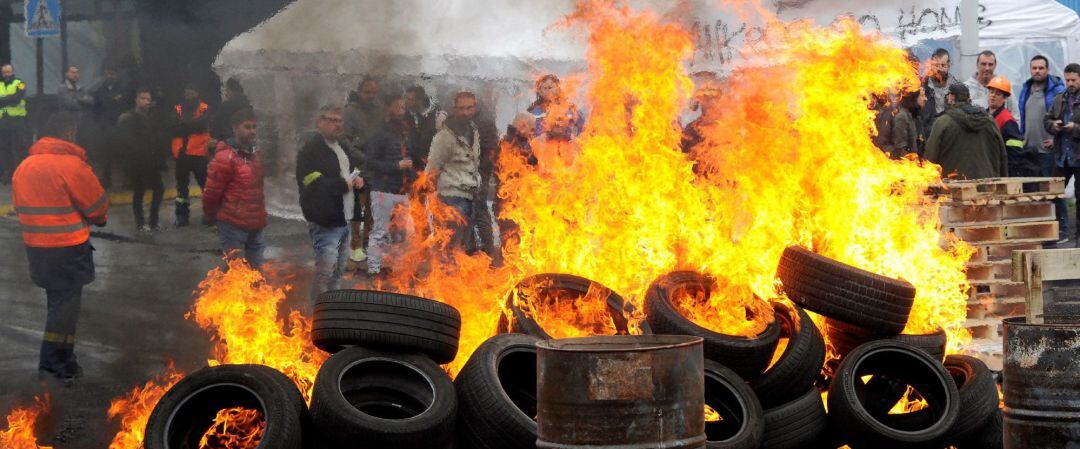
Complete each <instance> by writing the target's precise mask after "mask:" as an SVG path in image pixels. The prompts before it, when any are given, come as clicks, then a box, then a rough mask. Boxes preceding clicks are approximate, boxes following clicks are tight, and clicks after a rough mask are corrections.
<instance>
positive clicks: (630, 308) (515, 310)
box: [498, 273, 652, 340]
mask: <svg viewBox="0 0 1080 449" xmlns="http://www.w3.org/2000/svg"><path fill="white" fill-rule="evenodd" d="M534 284H545V285H549V287H548V288H550V289H557V290H568V291H572V292H577V293H581V294H582V295H585V294H586V293H588V292H589V288H590V287H591V288H596V289H600V290H601V291H607V292H608V295H607V305H608V307H607V309H608V312H609V313H610V314H611V322H612V324H614V325H615V330H616V332H615V334H616V335H629V334H630V317H631V316H632V315H634V314H635V313H636V312H637V309H636V308H635V307H634V305H633V304H631V303H629V302H627V301H626V300H624V299H623V297H622V296H620V295H619V294H618V293H615V291H614V290H612V289H610V288H608V287H606V286H604V285H603V284H601V283H599V282H595V281H592V280H589V279H586V278H583V277H581V276H574V275H572V274H562V273H544V274H537V275H533V276H529V277H527V278H525V279H522V280H521V282H518V283H517V286H516V288H515V290H516V289H520V288H524V287H527V286H529V285H534ZM505 310H506V311H507V312H509V313H510V318H507V316H506V312H504V313H503V314H502V315H501V316H499V323H498V333H500V334H505V333H515V334H528V335H532V336H534V337H536V338H538V339H540V340H551V339H552V337H551V335H550V334H548V333H547V331H545V330H544V328H542V327H540V323H537V322H536V320H535V319H533V318H532V317H531V316H529V315H528V314H526V313H525V312H524V311H523V310H521V307H519V306H518V305H517V304H515V303H514V296H513V292H511V293H510V294H509V295H507V297H506V309H505ZM641 326H642V329H641V331H642V333H643V334H651V333H652V332H651V330H650V329H649V328H648V327H647V326H646V324H645V323H641Z"/></svg>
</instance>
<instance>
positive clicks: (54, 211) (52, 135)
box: [12, 112, 109, 384]
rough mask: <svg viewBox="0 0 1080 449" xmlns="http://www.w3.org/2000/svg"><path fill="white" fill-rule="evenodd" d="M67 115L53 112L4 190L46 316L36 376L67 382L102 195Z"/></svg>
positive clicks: (76, 370)
mask: <svg viewBox="0 0 1080 449" xmlns="http://www.w3.org/2000/svg"><path fill="white" fill-rule="evenodd" d="M77 126H78V125H77V122H76V118H75V116H73V115H71V114H70V113H67V112H60V113H57V114H55V115H53V116H52V117H51V118H49V121H48V122H47V123H46V124H45V127H44V128H43V129H42V130H41V132H42V135H43V136H44V137H42V138H41V140H38V141H37V142H36V143H34V145H33V146H32V147H30V156H29V157H28V158H26V160H24V161H23V162H22V163H21V164H19V167H18V168H17V169H16V170H15V175H14V176H13V177H12V196H13V197H14V204H15V212H16V213H17V214H18V215H19V223H20V224H21V225H22V235H23V242H24V243H25V245H26V256H27V259H28V260H29V265H30V278H31V279H32V280H33V281H34V284H37V286H39V287H41V288H44V289H45V296H46V298H47V299H48V316H47V318H46V319H45V335H44V337H43V338H42V342H41V359H40V362H39V364H38V374H39V376H40V377H41V378H43V379H45V378H49V377H53V378H56V379H59V380H61V381H63V382H64V383H65V384H69V383H70V382H72V381H74V380H75V379H76V378H78V377H79V376H81V375H82V369H81V368H80V367H79V363H78V362H77V361H76V358H75V351H74V350H75V325H76V322H77V321H78V318H79V307H80V304H81V302H82V288H83V285H86V284H89V283H90V282H91V281H93V280H94V254H93V251H94V248H93V246H91V245H90V227H89V225H90V224H94V225H97V226H104V225H105V221H106V218H107V213H108V210H109V201H108V197H107V196H106V195H105V189H103V188H102V187H101V183H100V182H98V179H97V177H95V176H94V172H93V171H91V169H90V166H89V165H88V164H87V163H86V151H85V150H83V149H82V147H80V146H78V145H76V144H75V143H73V142H74V140H75V132H76V128H77Z"/></svg>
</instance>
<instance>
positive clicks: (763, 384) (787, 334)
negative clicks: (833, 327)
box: [750, 301, 825, 409]
mask: <svg viewBox="0 0 1080 449" xmlns="http://www.w3.org/2000/svg"><path fill="white" fill-rule="evenodd" d="M772 305H773V310H774V311H775V312H776V315H775V316H776V321H777V322H778V323H779V325H780V338H787V339H788V343H787V347H786V348H784V353H783V354H781V355H780V358H779V359H777V360H776V363H775V364H773V366H771V367H769V368H768V369H766V370H765V372H764V373H763V374H762V375H761V377H759V378H757V379H755V380H754V381H753V382H750V387H751V388H753V389H754V392H755V393H757V396H758V399H760V400H761V405H762V406H763V407H765V408H766V409H768V408H773V407H777V406H780V405H782V404H786V403H788V402H791V401H793V400H795V399H798V398H800V397H801V396H802V395H803V393H805V392H806V390H809V389H810V388H811V387H813V385H814V382H815V381H816V380H817V378H818V375H819V374H820V373H821V367H822V365H824V364H825V340H824V339H823V338H822V337H821V332H819V331H818V328H817V325H815V324H814V321H813V320H811V319H810V315H808V314H807V313H806V312H805V311H803V310H802V309H801V308H799V306H796V305H794V304H790V303H788V302H783V301H774V302H773V303H772Z"/></svg>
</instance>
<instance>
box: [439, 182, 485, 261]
mask: <svg viewBox="0 0 1080 449" xmlns="http://www.w3.org/2000/svg"><path fill="white" fill-rule="evenodd" d="M439 201H441V202H442V203H443V204H445V205H447V206H450V207H453V208H454V209H456V210H457V211H458V213H460V214H461V216H462V217H463V218H464V220H462V221H460V222H458V221H452V222H449V223H447V226H449V227H450V228H451V229H450V230H451V232H452V234H451V237H450V246H451V247H453V248H455V249H460V250H465V251H466V252H469V253H472V252H474V251H476V247H477V237H476V211H477V207H476V204H477V202H476V201H474V200H471V199H467V198H458V197H455V196H442V195H439Z"/></svg>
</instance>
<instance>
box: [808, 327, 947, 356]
mask: <svg viewBox="0 0 1080 449" xmlns="http://www.w3.org/2000/svg"><path fill="white" fill-rule="evenodd" d="M825 329H826V334H827V335H828V336H829V341H830V342H831V343H832V345H833V350H835V351H836V353H837V355H839V356H840V357H841V358H843V357H844V356H846V355H847V354H848V353H849V352H851V351H852V350H854V349H855V348H857V347H859V346H860V345H862V344H865V343H869V342H871V341H874V340H884V339H892V340H896V341H899V342H903V343H907V344H909V345H911V346H914V347H916V348H919V349H922V350H923V351H925V352H926V353H927V354H930V356H931V357H933V358H934V360H944V359H945V344H946V343H947V340H948V338H947V336H946V334H945V331H944V330H942V329H938V331H937V332H934V333H932V334H892V335H889V334H882V333H878V332H874V331H871V330H869V329H866V328H863V327H860V326H856V325H854V324H849V323H845V322H843V321H840V320H836V319H832V318H826V319H825Z"/></svg>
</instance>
